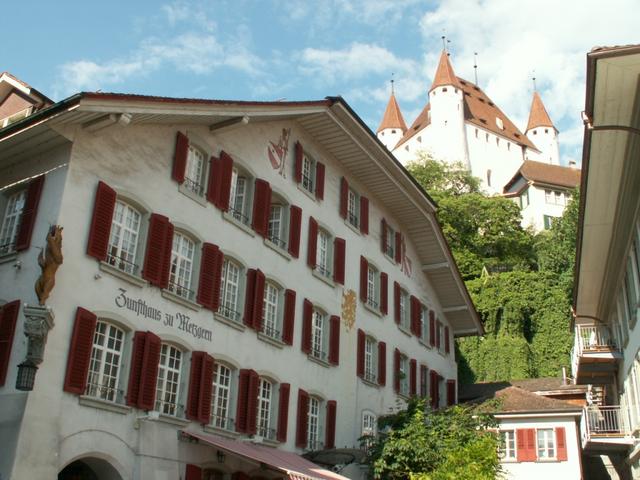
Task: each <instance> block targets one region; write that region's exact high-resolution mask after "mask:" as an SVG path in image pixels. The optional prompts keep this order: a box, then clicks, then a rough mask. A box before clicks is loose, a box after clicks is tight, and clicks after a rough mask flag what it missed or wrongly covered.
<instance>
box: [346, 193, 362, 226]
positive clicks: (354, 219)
mask: <svg viewBox="0 0 640 480" xmlns="http://www.w3.org/2000/svg"><path fill="white" fill-rule="evenodd" d="M359 210H360V198H359V196H358V194H357V193H356V192H355V191H354V190H353V189H351V188H350V189H349V196H348V201H347V220H348V221H349V223H350V224H351V225H353V226H354V227H356V228H358V227H359V213H360V212H359Z"/></svg>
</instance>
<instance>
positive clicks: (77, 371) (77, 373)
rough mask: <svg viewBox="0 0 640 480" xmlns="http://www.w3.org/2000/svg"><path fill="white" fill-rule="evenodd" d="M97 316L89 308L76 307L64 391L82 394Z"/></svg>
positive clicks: (85, 382)
mask: <svg viewBox="0 0 640 480" xmlns="http://www.w3.org/2000/svg"><path fill="white" fill-rule="evenodd" d="M96 323H97V317H96V315H95V314H93V313H92V312H90V311H89V310H85V309H84V308H82V307H78V309H77V310H76V319H75V323H74V325H73V333H72V334H71V344H70V346H69V354H68V356H67V373H66V375H65V378H64V391H65V392H69V393H77V394H78V395H82V394H84V391H85V388H86V385H87V375H88V374H89V362H90V361H91V349H92V347H93V334H94V333H95V330H96Z"/></svg>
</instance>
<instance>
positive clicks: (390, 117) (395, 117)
mask: <svg viewBox="0 0 640 480" xmlns="http://www.w3.org/2000/svg"><path fill="white" fill-rule="evenodd" d="M385 128H399V129H401V130H402V133H404V132H406V131H407V124H406V123H405V122H404V118H403V117H402V112H401V111H400V106H399V105H398V102H397V101H396V96H395V95H394V94H393V92H392V93H391V97H390V98H389V103H387V109H386V110H385V111H384V116H383V117H382V122H380V126H379V127H378V130H377V131H378V132H380V131H381V130H384V129H385Z"/></svg>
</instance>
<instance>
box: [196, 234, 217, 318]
mask: <svg viewBox="0 0 640 480" xmlns="http://www.w3.org/2000/svg"><path fill="white" fill-rule="evenodd" d="M220 260H221V255H220V249H219V248H218V247H217V246H216V245H213V244H212V243H204V244H203V245H202V258H201V259H200V279H199V281H198V294H197V296H196V299H197V301H198V303H199V304H200V305H202V306H203V307H206V308H208V309H210V310H214V311H215V310H217V309H218V304H219V302H220V276H221V268H222V262H221V261H220Z"/></svg>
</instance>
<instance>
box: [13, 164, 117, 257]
mask: <svg viewBox="0 0 640 480" xmlns="http://www.w3.org/2000/svg"><path fill="white" fill-rule="evenodd" d="M43 185H44V175H40V176H39V177H36V178H34V179H33V180H31V182H30V183H29V186H28V187H27V198H26V199H25V201H24V207H23V208H22V215H21V216H20V226H19V227H18V235H17V236H16V250H17V251H21V250H26V249H27V248H29V245H30V244H31V234H32V233H33V227H34V225H35V223H36V216H37V215H38V205H39V204H40V197H41V196H42V186H43ZM109 226H111V223H109Z"/></svg>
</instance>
